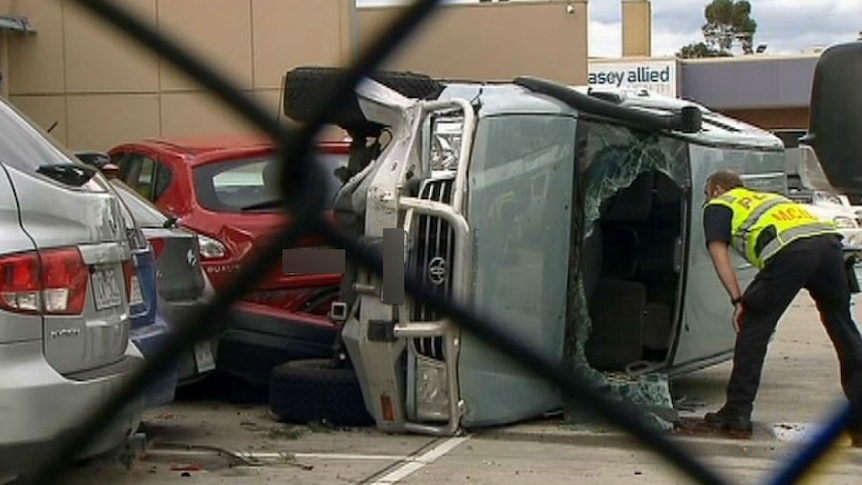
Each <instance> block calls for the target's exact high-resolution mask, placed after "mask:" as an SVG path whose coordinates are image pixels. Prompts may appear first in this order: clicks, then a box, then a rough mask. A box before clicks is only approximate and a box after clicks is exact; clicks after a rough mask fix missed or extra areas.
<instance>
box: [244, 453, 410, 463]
mask: <svg viewBox="0 0 862 485" xmlns="http://www.w3.org/2000/svg"><path fill="white" fill-rule="evenodd" d="M237 454H238V455H239V456H242V457H244V458H255V459H277V458H281V457H283V456H285V455H289V456H292V457H294V458H305V459H318V460H346V461H351V460H357V461H363V460H369V461H409V460H411V457H409V456H407V455H355V454H349V453H291V452H284V453H267V452H261V453H253V452H242V453H237Z"/></svg>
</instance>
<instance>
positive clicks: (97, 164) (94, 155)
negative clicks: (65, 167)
mask: <svg viewBox="0 0 862 485" xmlns="http://www.w3.org/2000/svg"><path fill="white" fill-rule="evenodd" d="M75 156H76V157H77V158H78V160H80V161H82V162H84V163H86V164H87V165H89V166H91V167H94V168H98V169H101V168H102V167H103V166H105V164H107V163H110V161H111V157H110V156H108V154H107V153H104V152H93V151H79V152H75Z"/></svg>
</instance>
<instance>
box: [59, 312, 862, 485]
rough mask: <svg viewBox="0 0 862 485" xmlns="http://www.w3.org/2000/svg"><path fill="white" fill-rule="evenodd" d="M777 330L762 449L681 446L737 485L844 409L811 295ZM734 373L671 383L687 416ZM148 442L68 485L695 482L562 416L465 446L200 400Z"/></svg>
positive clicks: (718, 443) (851, 462)
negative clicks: (300, 421)
mask: <svg viewBox="0 0 862 485" xmlns="http://www.w3.org/2000/svg"><path fill="white" fill-rule="evenodd" d="M781 325H782V327H781V328H780V330H779V334H778V335H777V337H776V338H775V340H774V342H773V345H772V347H771V349H770V353H769V357H768V362H767V367H766V370H765V373H764V377H763V387H762V391H761V394H760V396H759V400H758V404H757V408H756V410H755V416H754V417H755V420H756V422H757V424H756V430H755V434H754V436H753V437H752V438H751V439H750V440H738V439H737V440H734V439H729V438H721V437H715V436H701V435H695V436H684V437H683V436H679V437H677V438H676V439H679V440H686V441H685V443H687V445H689V446H691V449H692V450H695V451H696V452H697V453H698V454H699V455H700V456H701V457H702V458H703V459H704V460H706V461H707V462H709V463H712V464H714V465H715V466H717V467H719V469H720V470H721V471H722V472H723V473H725V474H727V476H728V477H729V478H731V479H732V481H733V482H734V483H763V480H764V479H765V478H766V477H767V476H768V475H769V473H770V472H771V470H773V469H774V468H775V467H776V466H777V465H778V464H779V463H780V462H781V460H783V459H784V458H785V457H786V456H787V455H788V453H790V452H792V451H793V450H794V449H795V447H796V446H797V444H798V442H799V441H800V440H804V439H805V436H806V434H805V433H806V432H807V431H808V430H811V429H816V428H814V427H813V425H812V423H816V422H817V420H818V419H819V418H820V417H822V416H823V415H824V413H826V412H828V411H829V410H830V409H831V407H832V406H833V405H834V403H835V402H836V399H838V398H839V397H841V390H840V386H839V383H838V375H837V371H838V369H837V359H836V357H835V355H834V352H833V351H832V349H831V344H830V343H829V341H828V339H827V337H826V334H825V332H824V331H823V329H822V327H821V326H820V323H819V320H818V318H817V315H816V311H815V310H814V308H813V304H812V303H811V301H810V300H809V299H808V298H807V296H801V297H800V298H799V299H798V300H797V302H796V303H795V304H794V306H793V308H792V309H791V313H789V314H788V315H787V317H786V318H785V320H784V321H783V322H782V324H781ZM729 369H730V366H729V364H723V365H721V366H717V367H715V368H712V369H708V370H705V371H701V372H698V373H695V374H691V375H689V376H686V377H684V378H680V379H678V380H675V381H674V383H673V388H674V394H675V397H676V398H677V399H679V398H682V397H684V399H682V401H681V402H682V403H683V404H682V408H683V409H682V410H681V412H682V414H683V415H686V414H688V415H701V414H702V413H703V412H705V411H707V410H711V409H713V408H715V407H718V406H719V405H720V404H721V400H722V397H723V389H724V380H725V379H726V377H727V374H728V372H729ZM189 394H191V395H189ZM142 431H143V432H145V433H146V435H147V438H148V442H149V444H148V448H147V452H146V453H145V454H144V455H142V456H141V457H140V458H139V459H138V460H136V461H135V462H134V463H132V464H131V467H130V468H129V469H126V467H124V466H123V465H122V464H120V463H118V462H116V461H115V460H113V459H107V458H105V459H98V460H93V461H91V462H90V463H86V464H81V465H79V466H77V467H76V468H74V469H73V470H71V471H70V473H69V474H68V476H67V477H66V479H65V480H64V481H63V482H62V483H63V484H65V485H83V484H89V483H114V484H119V485H123V484H133V483H134V484H149V483H152V484H156V483H159V484H173V483H206V484H222V483H225V484H226V483H240V484H242V483H269V482H273V483H281V482H283V483H291V484H324V485H326V484H345V483H350V484H360V483H362V484H392V483H405V484H411V483H417V484H418V483H429V484H435V483H441V484H442V483H446V484H449V485H452V484H481V483H489V484H491V483H493V484H495V485H499V484H505V483H541V484H543V485H544V484H553V483H584V484H590V483H596V484H599V483H601V484H602V485H607V484H609V483H620V484H622V483H645V484H652V483H656V484H658V483H662V484H665V483H691V481H690V480H688V479H687V478H685V477H681V475H679V474H678V473H677V472H675V471H674V470H672V469H670V468H668V467H667V466H666V465H665V464H664V463H663V462H661V461H660V459H659V458H657V457H656V456H655V455H653V454H651V453H650V452H649V451H647V450H645V449H644V448H643V447H640V446H638V445H637V444H635V443H633V442H632V441H630V440H629V439H628V438H627V437H626V436H625V435H622V434H620V433H618V432H616V431H615V430H610V429H601V428H598V427H597V428H593V429H588V430H584V429H577V430H575V429H571V428H565V427H563V426H561V424H560V422H559V419H558V418H553V417H551V418H548V419H545V420H541V421H537V422H531V423H523V424H519V425H516V426H511V427H506V428H499V429H491V430H481V431H477V432H475V433H471V434H468V435H466V436H463V437H457V438H432V437H426V436H412V435H399V436H387V435H384V434H381V433H379V432H377V431H376V430H374V429H351V430H337V429H328V428H325V427H323V426H313V427H309V426H296V425H291V424H285V423H280V422H278V421H277V420H275V419H274V417H273V416H272V415H271V414H270V413H269V411H268V410H267V408H266V406H264V405H237V404H229V403H226V402H224V401H220V400H217V399H216V398H214V397H213V396H210V395H207V393H201V392H198V393H197V394H193V393H184V395H182V396H180V398H179V399H178V400H177V401H176V402H175V403H173V404H171V405H169V406H166V407H165V408H163V409H158V410H155V411H151V412H149V413H148V414H147V415H146V417H145V423H144V425H143V429H142ZM831 458H832V460H831V462H829V463H828V464H827V466H825V467H824V468H823V469H822V470H821V473H822V474H823V475H822V476H821V479H822V481H820V480H818V481H817V483H830V484H844V483H847V484H850V483H858V480H859V476H860V474H862V450H855V449H849V447H847V444H846V443H844V442H842V443H841V445H840V446H839V449H838V451H837V452H836V453H835V454H833V455H832V457H831Z"/></svg>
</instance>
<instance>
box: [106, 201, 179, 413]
mask: <svg viewBox="0 0 862 485" xmlns="http://www.w3.org/2000/svg"><path fill="white" fill-rule="evenodd" d="M117 198H118V199H120V197H119V196H118V197H117ZM120 200H121V202H120V205H121V206H122V207H123V209H124V211H123V213H124V214H123V215H124V216H125V220H126V231H127V235H128V240H129V245H130V246H131V250H132V260H131V261H130V262H129V263H128V264H127V266H126V268H125V269H126V271H125V272H126V289H127V291H128V295H129V310H130V312H131V329H130V332H129V338H130V340H131V341H132V343H134V344H135V346H136V347H137V348H138V349H139V350H140V351H141V353H142V354H143V355H144V358H150V357H151V356H152V355H153V354H154V353H155V351H156V350H157V349H158V348H159V347H160V346H161V345H163V344H164V342H165V341H166V340H167V338H168V325H167V323H166V322H165V321H164V320H163V319H162V318H161V316H160V315H159V312H158V311H157V308H156V307H157V304H158V299H157V288H156V262H155V261H156V260H155V255H154V252H153V248H152V246H151V245H150V243H149V242H148V241H147V239H146V237H144V234H143V232H142V231H141V228H140V227H139V226H138V224H137V223H136V222H135V220H134V218H133V217H132V214H131V212H130V211H129V209H128V207H127V206H126V205H125V204H124V203H123V202H122V199H120ZM177 380H178V369H177V367H176V366H175V367H173V368H172V369H170V370H169V371H168V372H167V373H165V374H164V375H162V376H161V377H160V378H159V379H158V380H157V381H156V382H154V383H153V384H151V385H150V386H149V387H148V388H147V389H146V391H145V395H146V405H147V407H148V408H154V407H158V406H162V405H165V404H168V403H170V402H172V401H173V400H174V395H175V393H176V388H177Z"/></svg>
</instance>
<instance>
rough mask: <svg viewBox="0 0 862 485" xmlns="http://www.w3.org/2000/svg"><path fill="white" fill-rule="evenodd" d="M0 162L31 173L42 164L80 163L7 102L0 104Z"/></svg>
mask: <svg viewBox="0 0 862 485" xmlns="http://www.w3.org/2000/svg"><path fill="white" fill-rule="evenodd" d="M0 162H3V164H5V165H8V166H10V167H14V168H16V169H18V170H20V171H22V172H26V173H30V174H35V173H36V169H38V168H39V167H40V166H42V165H53V164H70V163H75V164H79V165H80V164H81V162H79V161H78V160H77V159H76V158H75V157H74V156H73V155H72V154H71V153H70V152H68V151H67V150H66V149H65V148H63V147H61V146H59V145H58V144H56V143H55V142H54V140H53V139H52V138H51V137H50V135H48V134H47V133H45V132H44V131H42V129H40V128H39V127H38V126H37V125H36V124H35V123H34V122H33V121H32V120H30V118H28V117H27V115H25V114H23V113H21V112H20V111H18V110H17V109H16V108H15V107H14V106H12V105H11V104H9V103H8V102H6V101H2V102H0Z"/></svg>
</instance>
